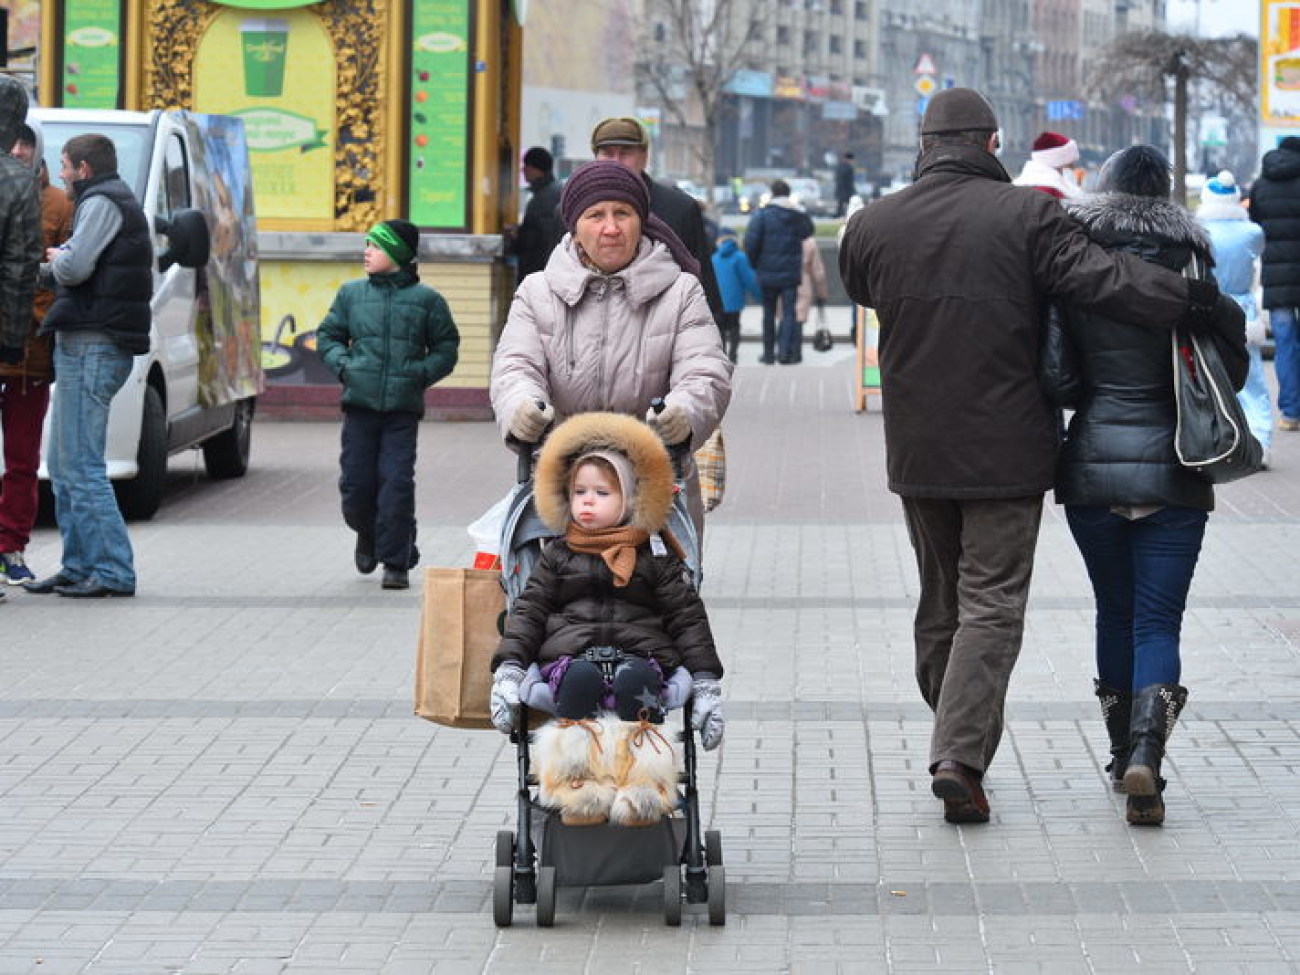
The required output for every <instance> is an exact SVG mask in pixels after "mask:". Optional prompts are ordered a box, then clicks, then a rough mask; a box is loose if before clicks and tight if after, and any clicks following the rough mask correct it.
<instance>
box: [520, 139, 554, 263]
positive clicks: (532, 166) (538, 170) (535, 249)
mask: <svg viewBox="0 0 1300 975" xmlns="http://www.w3.org/2000/svg"><path fill="white" fill-rule="evenodd" d="M554 167H555V161H554V159H553V158H552V157H551V154H550V153H549V152H547V151H546V150H545V149H543V148H542V147H541V146H533V147H532V148H531V149H529V150H528V151H527V152H525V153H524V158H523V172H524V179H526V180H527V181H528V189H529V192H530V193H531V194H532V195H531V196H529V198H528V204H527V205H526V206H525V207H524V216H523V219H522V220H520V221H519V227H518V229H517V230H516V231H515V234H514V252H515V256H516V257H517V259H518V261H519V280H520V281H522V280H523V279H524V278H526V277H528V275H530V274H533V273H535V272H537V271H540V270H542V268H544V267H546V262H547V260H548V259H549V258H550V256H551V251H553V250H555V245H556V244H558V243H559V242H560V239H561V238H562V237H563V236H564V221H563V220H561V219H560V183H559V181H558V180H557V179H556V178H555V175H554V172H553V170H554Z"/></svg>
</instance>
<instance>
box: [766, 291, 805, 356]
mask: <svg viewBox="0 0 1300 975" xmlns="http://www.w3.org/2000/svg"><path fill="white" fill-rule="evenodd" d="M798 292H799V285H798V284H792V285H790V286H789V287H784V288H768V287H764V288H763V358H764V359H771V358H772V354H773V351H774V350H775V352H776V354H777V355H778V356H780V357H781V358H783V359H785V358H790V357H793V356H797V355H798V354H799V349H798V347H795V348H790V346H791V345H792V344H793V342H794V334H795V320H794V300H795V296H796V295H797V294H798ZM777 302H780V303H781V331H780V341H779V342H778V340H777V330H776V305H777Z"/></svg>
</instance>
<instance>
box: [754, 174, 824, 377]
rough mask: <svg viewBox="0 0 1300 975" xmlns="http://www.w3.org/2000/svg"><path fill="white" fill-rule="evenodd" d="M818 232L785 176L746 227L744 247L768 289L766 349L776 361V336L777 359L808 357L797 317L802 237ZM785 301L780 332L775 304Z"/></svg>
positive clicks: (765, 298) (787, 360)
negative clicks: (796, 307)
mask: <svg viewBox="0 0 1300 975" xmlns="http://www.w3.org/2000/svg"><path fill="white" fill-rule="evenodd" d="M812 233H813V222H812V218H811V217H809V216H808V214H806V213H804V211H803V210H802V209H801V208H800V207H799V205H798V204H796V203H795V202H794V201H793V200H791V199H790V186H789V184H787V183H786V181H785V180H783V179H778V180H773V181H772V199H771V201H770V202H769V203H768V204H767V206H765V207H763V208H762V209H761V210H759V211H758V213H756V214H754V216H753V218H752V219H751V220H750V221H749V226H748V227H746V228H745V253H746V254H748V255H749V262H750V263H751V264H752V265H753V266H754V273H755V274H756V275H757V276H758V284H759V287H761V288H762V289H763V355H762V357H761V358H760V359H759V360H758V361H759V362H762V363H763V364H765V365H771V364H772V362H773V361H774V360H773V358H772V352H773V349H772V346H773V341H774V340H775V342H776V359H775V361H776V362H780V363H782V364H784V365H789V364H791V363H795V362H798V361H799V360H800V359H802V358H803V352H802V345H803V340H802V336H801V335H800V334H799V323H798V321H797V320H796V318H795V296H796V295H797V294H798V291H799V279H800V278H801V277H802V276H803V242H804V238H806V237H811V236H812ZM778 302H779V303H780V305H781V332H780V334H779V335H777V333H776V306H777V303H778Z"/></svg>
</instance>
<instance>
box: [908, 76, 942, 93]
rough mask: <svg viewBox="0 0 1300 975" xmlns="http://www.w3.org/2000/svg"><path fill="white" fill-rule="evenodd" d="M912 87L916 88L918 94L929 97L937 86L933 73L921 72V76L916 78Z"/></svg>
mask: <svg viewBox="0 0 1300 975" xmlns="http://www.w3.org/2000/svg"><path fill="white" fill-rule="evenodd" d="M913 87H915V88H916V93H917V94H918V95H925V96H926V97H929V96H930V95H933V94H934V89H935V88H937V87H938V86H937V85H936V84H935V82H934V76H933V75H928V74H923V75H921V77H919V78H917V79H916V84H915V85H914V86H913Z"/></svg>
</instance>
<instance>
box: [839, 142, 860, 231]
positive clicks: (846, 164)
mask: <svg viewBox="0 0 1300 975" xmlns="http://www.w3.org/2000/svg"><path fill="white" fill-rule="evenodd" d="M857 191H858V187H857V179H856V178H855V176H854V173H853V153H851V152H846V153H845V154H844V155H842V156H841V157H840V161H839V162H837V163H836V164H835V216H836V218H837V219H838V218H839V217H842V216H844V214H845V212H846V211H847V210H848V208H849V200H851V199H853V194H855V193H857Z"/></svg>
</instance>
